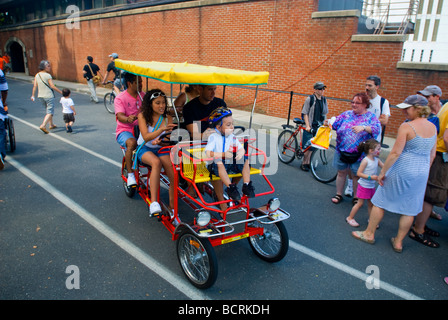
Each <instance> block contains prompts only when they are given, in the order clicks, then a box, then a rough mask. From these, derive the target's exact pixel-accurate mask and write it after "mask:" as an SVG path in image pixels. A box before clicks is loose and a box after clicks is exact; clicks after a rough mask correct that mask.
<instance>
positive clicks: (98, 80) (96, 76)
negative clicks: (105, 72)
mask: <svg viewBox="0 0 448 320" xmlns="http://www.w3.org/2000/svg"><path fill="white" fill-rule="evenodd" d="M87 65H88V66H89V69H90V73H91V74H92V76H93V78H92V81H93V83H94V84H95V85H98V84H99V83H100V82H101V76H99V75H98V74H96V75H93V71H92V67H91V66H90V63H88V64H87Z"/></svg>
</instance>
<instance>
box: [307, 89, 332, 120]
mask: <svg viewBox="0 0 448 320" xmlns="http://www.w3.org/2000/svg"><path fill="white" fill-rule="evenodd" d="M309 97H310V107H312V106H313V105H314V94H312V95H310V96H309ZM321 99H322V103H323V104H325V103H326V102H327V99H326V98H325V97H324V96H322V98H321ZM304 105H305V103H303V105H302V110H303V106H304ZM301 117H302V120H305V119H304V118H303V113H301Z"/></svg>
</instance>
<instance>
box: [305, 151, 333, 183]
mask: <svg viewBox="0 0 448 320" xmlns="http://www.w3.org/2000/svg"><path fill="white" fill-rule="evenodd" d="M335 153H336V148H335V147H334V146H333V145H330V147H329V148H328V149H327V150H323V149H315V150H314V151H313V153H312V154H311V158H310V167H311V173H312V174H313V176H314V178H315V179H316V180H317V181H319V182H322V183H329V182H332V181H334V180H335V179H336V176H337V175H338V170H337V169H336V168H334V167H333V158H334V154H335Z"/></svg>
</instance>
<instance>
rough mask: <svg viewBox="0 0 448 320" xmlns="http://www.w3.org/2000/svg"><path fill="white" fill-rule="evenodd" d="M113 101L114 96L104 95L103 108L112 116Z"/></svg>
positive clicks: (113, 111) (111, 94) (113, 110)
mask: <svg viewBox="0 0 448 320" xmlns="http://www.w3.org/2000/svg"><path fill="white" fill-rule="evenodd" d="M114 101H115V94H113V93H111V92H109V93H106V95H105V96H104V106H105V107H106V110H107V112H109V113H112V114H114V113H115V107H114Z"/></svg>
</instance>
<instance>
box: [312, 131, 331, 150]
mask: <svg viewBox="0 0 448 320" xmlns="http://www.w3.org/2000/svg"><path fill="white" fill-rule="evenodd" d="M331 136H332V134H331V127H330V126H320V127H319V128H318V129H317V132H316V135H315V136H314V137H313V138H311V140H310V141H311V146H312V147H314V148H318V149H324V150H327V149H328V148H329V147H330V141H331Z"/></svg>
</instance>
